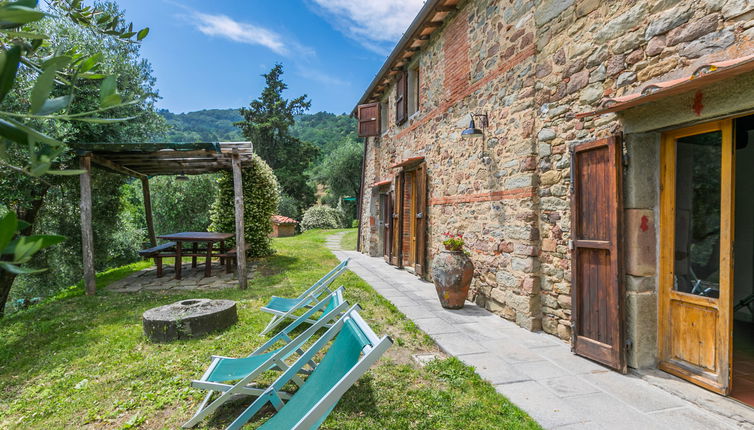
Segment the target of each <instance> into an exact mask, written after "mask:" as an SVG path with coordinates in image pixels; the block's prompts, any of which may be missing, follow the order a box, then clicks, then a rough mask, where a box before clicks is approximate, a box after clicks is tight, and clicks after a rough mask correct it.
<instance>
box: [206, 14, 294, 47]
mask: <svg viewBox="0 0 754 430" xmlns="http://www.w3.org/2000/svg"><path fill="white" fill-rule="evenodd" d="M193 17H194V18H195V19H196V21H195V25H196V28H197V29H198V30H199V31H201V32H202V33H204V34H206V35H208V36H219V37H224V38H226V39H229V40H232V41H235V42H240V43H246V44H249V45H260V46H264V47H266V48H269V49H270V50H271V51H273V52H276V53H278V54H280V55H289V54H290V50H289V46H287V45H286V43H285V42H284V41H283V38H282V36H280V35H279V34H277V33H275V32H274V31H272V30H268V29H266V28H263V27H259V26H256V25H253V24H248V23H245V22H239V21H236V20H234V19H232V18H230V17H228V16H226V15H210V14H206V13H201V12H194V13H193Z"/></svg>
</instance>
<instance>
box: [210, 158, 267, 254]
mask: <svg viewBox="0 0 754 430" xmlns="http://www.w3.org/2000/svg"><path fill="white" fill-rule="evenodd" d="M242 178H243V202H244V222H245V226H244V227H245V230H246V231H245V237H246V244H247V245H248V246H249V256H251V257H264V256H266V255H270V254H272V253H273V252H274V251H273V249H272V246H271V243H272V241H271V240H270V233H271V232H272V224H271V223H270V217H271V216H272V215H275V212H276V211H277V207H278V201H279V200H280V194H279V192H278V182H277V179H276V178H275V174H274V173H273V172H272V169H270V166H268V165H267V163H265V162H264V160H262V159H261V158H259V156H258V155H256V154H254V157H253V158H252V161H251V163H249V164H248V165H246V166H244V169H243V170H242ZM218 185H219V188H220V189H219V191H218V194H217V198H216V200H215V203H214V204H213V205H212V209H211V210H210V220H211V221H212V224H210V226H209V230H210V231H222V232H235V231H236V227H235V225H236V224H235V213H234V211H235V209H234V205H233V200H234V194H233V173H232V172H223V173H222V174H221V175H220V179H218Z"/></svg>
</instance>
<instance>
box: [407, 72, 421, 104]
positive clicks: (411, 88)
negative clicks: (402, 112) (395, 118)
mask: <svg viewBox="0 0 754 430" xmlns="http://www.w3.org/2000/svg"><path fill="white" fill-rule="evenodd" d="M407 81H408V87H407V88H408V92H407V105H408V115H409V116H410V115H413V114H415V113H416V112H418V111H419V65H418V64H417V65H416V66H414V67H412V68H410V69H409V70H408V74H407Z"/></svg>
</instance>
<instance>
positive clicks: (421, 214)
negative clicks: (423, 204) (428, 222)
mask: <svg viewBox="0 0 754 430" xmlns="http://www.w3.org/2000/svg"><path fill="white" fill-rule="evenodd" d="M421 218H424V213H423V212H419V213H418V214H416V219H421Z"/></svg>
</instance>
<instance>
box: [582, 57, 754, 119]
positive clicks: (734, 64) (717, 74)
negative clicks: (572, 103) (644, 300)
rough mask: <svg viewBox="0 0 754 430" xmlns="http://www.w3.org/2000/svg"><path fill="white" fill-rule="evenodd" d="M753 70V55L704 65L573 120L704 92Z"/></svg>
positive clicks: (608, 102) (619, 98)
mask: <svg viewBox="0 0 754 430" xmlns="http://www.w3.org/2000/svg"><path fill="white" fill-rule="evenodd" d="M752 70H754V54H753V55H747V56H745V57H739V58H734V59H731V60H725V61H717V62H714V63H709V64H705V65H703V66H701V67H697V69H696V70H695V71H694V73H692V74H691V75H690V76H684V77H682V78H678V79H672V80H669V81H664V82H657V83H653V84H648V85H646V86H645V87H644V88H643V89H642V90H641V91H639V92H638V93H633V94H627V95H625V96H621V97H614V98H613V97H611V98H606V99H604V100H603V101H602V103H601V105H600V109H597V110H595V111H591V112H584V113H580V114H577V115H576V117H577V118H584V117H587V116H594V115H602V114H604V113H610V112H620V111H622V110H626V109H628V108H632V107H634V106H639V105H642V104H644V103H649V102H652V101H655V100H659V99H662V98H665V97H669V96H673V95H676V94H681V93H685V92H688V91H691V90H695V89H699V88H703V87H706V86H708V85H711V84H713V83H715V82H718V81H721V80H723V79H727V78H731V77H733V76H738V75H740V74H743V73H746V72H749V71H752Z"/></svg>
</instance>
